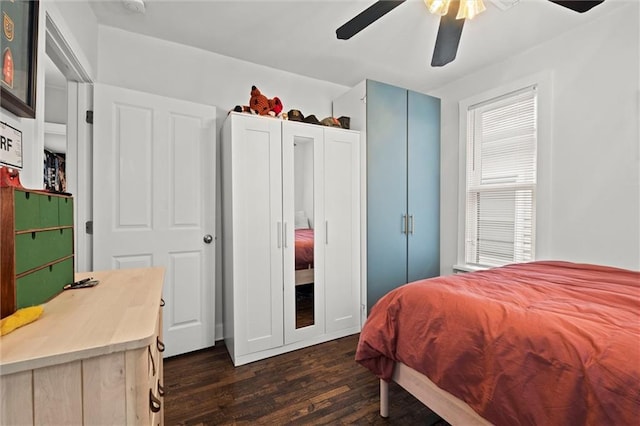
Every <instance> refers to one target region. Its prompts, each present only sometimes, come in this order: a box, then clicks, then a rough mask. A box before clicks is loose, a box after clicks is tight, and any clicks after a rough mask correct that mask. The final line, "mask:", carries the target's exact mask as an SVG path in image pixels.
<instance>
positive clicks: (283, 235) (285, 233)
mask: <svg viewBox="0 0 640 426" xmlns="http://www.w3.org/2000/svg"><path fill="white" fill-rule="evenodd" d="M282 240H283V241H284V248H287V247H288V246H289V245H288V244H287V222H284V233H283V234H282Z"/></svg>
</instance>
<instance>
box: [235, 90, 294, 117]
mask: <svg viewBox="0 0 640 426" xmlns="http://www.w3.org/2000/svg"><path fill="white" fill-rule="evenodd" d="M282 108H283V107H282V102H280V99H279V98H277V97H276V98H273V99H267V97H266V96H265V95H263V94H262V93H261V92H260V90H259V89H258V88H257V87H256V86H251V97H250V98H249V105H238V106H236V107H235V108H234V109H233V110H234V111H236V112H248V113H250V114H258V115H270V116H272V117H277V116H278V115H279V114H280V113H281V112H282Z"/></svg>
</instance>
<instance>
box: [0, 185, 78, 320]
mask: <svg viewBox="0 0 640 426" xmlns="http://www.w3.org/2000/svg"><path fill="white" fill-rule="evenodd" d="M0 214H1V216H2V227H1V228H0V255H1V259H2V261H1V262H2V263H1V268H0V280H1V286H0V290H1V294H0V297H1V299H0V317H1V318H4V317H6V316H8V315H11V314H12V313H13V312H15V311H16V310H17V309H20V308H24V307H27V306H33V305H39V304H41V303H44V302H46V301H47V300H49V299H51V298H52V297H54V296H55V295H57V294H58V293H60V292H61V291H62V287H63V286H64V285H65V284H67V283H70V282H72V281H73V277H74V264H73V262H74V249H73V231H74V229H73V198H71V197H69V196H64V195H58V194H51V193H48V192H44V191H30V190H24V189H18V188H0Z"/></svg>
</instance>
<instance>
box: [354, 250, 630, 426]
mask: <svg viewBox="0 0 640 426" xmlns="http://www.w3.org/2000/svg"><path fill="white" fill-rule="evenodd" d="M356 361H358V362H359V363H360V364H362V365H363V366H365V367H366V368H368V369H369V370H371V371H372V372H373V373H374V374H375V375H377V376H378V377H379V378H380V379H381V381H380V389H381V398H380V404H381V405H380V408H381V414H382V415H383V416H386V415H387V414H389V415H390V416H392V417H393V415H394V414H393V413H388V402H387V399H386V398H387V389H388V388H387V386H388V381H391V380H393V381H396V382H397V383H399V384H400V385H401V386H402V387H404V388H405V389H406V390H408V391H409V392H410V393H412V394H413V395H415V396H416V397H417V398H418V399H419V400H420V401H422V402H423V403H425V405H427V406H429V408H431V409H432V410H433V411H435V412H436V413H437V414H439V415H440V416H441V417H442V418H443V419H445V420H447V421H448V422H449V423H451V424H454V425H455V424H465V425H466V424H487V423H492V424H496V425H517V424H539V425H568V424H584V425H587V424H588V425H605V424H607V425H622V424H637V421H638V418H640V391H639V389H640V388H639V384H640V272H637V271H629V270H624V269H617V268H611V267H605V266H598V265H585V264H575V263H569V262H557V261H556V262H553V261H547V262H531V263H524V264H515V265H508V266H504V267H501V268H494V269H490V270H487V271H481V272H474V273H466V274H455V275H451V276H443V277H438V278H432V279H429V280H422V281H416V282H413V283H409V284H407V285H405V286H402V287H399V288H397V289H395V290H393V291H391V292H389V293H388V294H387V295H385V296H384V297H383V298H382V299H380V300H379V302H378V303H377V304H376V305H375V306H374V307H373V308H372V310H371V312H370V316H369V318H368V319H367V322H366V323H365V325H364V327H363V329H362V333H361V335H360V341H359V344H358V349H357V352H356Z"/></svg>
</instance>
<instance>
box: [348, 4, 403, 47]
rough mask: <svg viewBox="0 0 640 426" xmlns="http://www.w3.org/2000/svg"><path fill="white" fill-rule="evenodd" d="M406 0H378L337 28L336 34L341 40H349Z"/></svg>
mask: <svg viewBox="0 0 640 426" xmlns="http://www.w3.org/2000/svg"><path fill="white" fill-rule="evenodd" d="M405 1H406V0H378V1H377V2H375V3H374V4H372V5H371V6H369V7H368V8H366V9H365V10H363V11H362V12H360V13H359V14H358V15H356V16H355V17H354V18H353V19H351V20H350V21H349V22H347V23H346V24H344V25H343V26H341V27H340V28H338V29H337V30H336V35H337V36H338V38H339V39H340V40H348V39H350V38H351V37H353V36H354V35H356V34H358V33H359V32H360V31H362V30H364V29H365V28H367V27H368V26H369V25H370V24H372V23H373V22H375V21H377V20H378V19H380V18H382V17H383V16H384V15H386V14H387V13H389V12H391V11H392V10H393V9H395V8H396V7H398V6H400V5H401V4H402V3H404V2H405Z"/></svg>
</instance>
